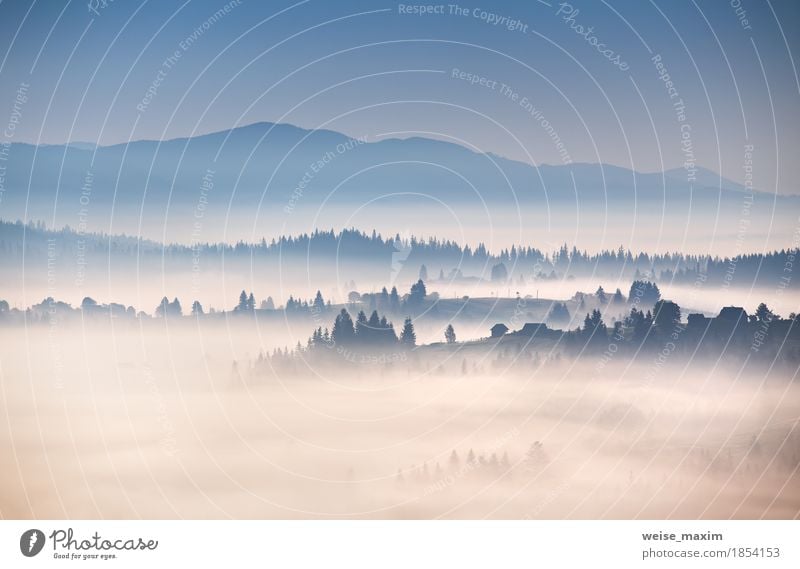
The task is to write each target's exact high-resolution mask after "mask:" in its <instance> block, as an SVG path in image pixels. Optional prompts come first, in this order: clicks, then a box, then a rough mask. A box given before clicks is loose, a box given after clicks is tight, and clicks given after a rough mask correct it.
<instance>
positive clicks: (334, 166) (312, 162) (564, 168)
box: [3, 122, 798, 224]
mask: <svg viewBox="0 0 800 569" xmlns="http://www.w3.org/2000/svg"><path fill="white" fill-rule="evenodd" d="M10 164H11V165H12V166H11V167H9V168H8V171H7V175H6V180H5V183H6V192H5V195H4V202H3V206H4V214H3V217H4V218H6V219H13V218H15V217H23V214H24V211H25V207H26V202H27V205H28V218H37V217H39V218H44V217H45V216H47V215H48V214H50V215H52V212H53V211H56V212H61V211H64V210H65V208H66V211H69V212H70V214H71V215H72V218H70V219H65V220H63V223H73V224H74V215H75V214H74V212H75V210H76V207H77V204H78V203H81V195H82V193H83V194H89V197H88V198H85V199H84V201H91V204H92V207H93V208H94V211H95V212H96V214H97V215H98V218H99V215H100V214H101V212H102V213H103V214H105V213H110V207H111V204H112V203H113V204H114V207H115V210H114V211H115V215H120V213H121V212H135V213H137V214H138V213H139V212H140V211H142V212H144V213H145V214H146V213H147V212H148V211H150V212H163V211H165V208H167V207H168V206H169V207H172V208H192V207H194V206H195V205H196V204H197V203H198V199H199V196H200V195H201V193H202V189H203V187H204V186H203V180H204V177H205V178H206V179H207V180H209V181H210V182H211V183H212V184H213V190H211V191H208V192H206V194H207V195H206V199H207V200H208V207H209V208H212V207H213V208H218V209H223V208H227V207H228V206H229V205H230V206H231V207H232V209H233V210H234V211H235V210H236V209H237V208H247V209H250V210H252V208H253V207H254V206H256V205H258V204H261V205H262V207H265V208H272V207H275V208H282V207H284V206H285V205H286V204H287V203H289V202H290V200H291V198H292V195H293V194H294V195H297V189H298V187H299V186H301V185H302V187H301V188H300V190H301V194H302V197H301V200H302V202H303V203H302V205H303V206H306V205H309V206H310V205H317V204H319V203H322V201H323V200H328V203H362V202H364V201H365V200H369V199H372V198H375V197H378V196H385V195H387V194H392V193H406V192H413V193H419V194H424V195H427V196H431V197H432V198H434V199H439V200H442V201H444V202H447V203H456V202H457V203H462V204H463V203H474V204H475V205H476V206H481V207H482V206H483V204H486V205H489V206H497V205H507V206H515V205H516V204H517V203H519V204H521V205H523V206H524V205H525V204H537V205H544V206H547V207H550V206H557V205H559V204H561V205H566V206H569V207H572V206H574V205H575V204H578V203H579V204H581V206H585V205H586V204H590V207H591V208H594V209H596V208H597V207H605V208H608V210H612V209H616V210H618V211H620V210H626V211H627V210H632V208H635V207H639V206H640V205H644V204H654V205H655V206H658V207H661V208H664V209H665V210H671V211H676V212H680V211H685V209H686V206H687V204H689V203H697V204H700V205H704V206H714V207H716V204H718V203H725V202H730V203H731V204H734V205H736V204H740V203H741V193H742V192H743V190H744V188H743V187H742V186H741V185H739V184H736V183H734V182H732V181H730V180H727V179H725V178H720V177H719V176H718V175H717V174H715V173H713V172H711V171H709V170H704V169H699V171H698V174H697V182H696V183H695V184H694V185H693V186H690V185H689V183H688V182H687V176H686V172H685V171H684V170H682V169H676V170H669V171H666V172H664V173H663V174H662V173H641V172H634V171H632V170H628V169H626V168H621V167H618V166H609V165H604V164H587V163H574V164H569V165H539V166H538V167H534V166H532V165H530V164H525V163H522V162H518V161H514V160H509V159H507V158H503V157H500V156H497V155H494V154H491V153H481V152H475V151H473V150H470V149H468V148H466V147H464V146H461V145H458V144H453V143H450V142H445V141H441V140H432V139H428V138H422V137H412V138H406V139H398V138H389V139H384V140H375V141H356V140H354V139H352V138H350V137H348V136H346V135H344V134H341V133H338V132H334V131H331V130H306V129H302V128H299V127H296V126H292V125H289V124H274V123H266V122H262V123H255V124H251V125H248V126H243V127H239V128H234V129H231V130H225V131H220V132H214V133H210V134H203V135H198V136H193V137H190V138H175V139H170V140H164V141H153V140H139V141H135V142H131V143H129V144H116V145H112V146H98V147H94V146H93V145H92V144H90V143H75V144H65V145H42V146H38V147H36V146H32V145H30V144H22V143H15V144H13V145H12V147H11V149H10ZM757 196H758V199H759V200H760V201H763V202H768V203H769V206H770V207H772V206H773V203H774V200H784V201H785V200H792V203H795V202H796V201H797V200H798V198H797V197H794V196H792V197H778V198H776V197H775V196H773V195H770V194H758V193H757ZM648 207H649V205H648ZM106 219H108V218H106ZM57 223H58V221H57Z"/></svg>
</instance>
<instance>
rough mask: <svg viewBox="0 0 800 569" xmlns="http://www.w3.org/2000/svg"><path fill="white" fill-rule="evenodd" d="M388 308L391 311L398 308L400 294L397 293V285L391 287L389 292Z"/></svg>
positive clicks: (395, 310)
mask: <svg viewBox="0 0 800 569" xmlns="http://www.w3.org/2000/svg"><path fill="white" fill-rule="evenodd" d="M389 309H390V310H391V311H392V312H397V311H398V310H400V295H398V294H397V287H396V286H393V287H392V292H390V293H389Z"/></svg>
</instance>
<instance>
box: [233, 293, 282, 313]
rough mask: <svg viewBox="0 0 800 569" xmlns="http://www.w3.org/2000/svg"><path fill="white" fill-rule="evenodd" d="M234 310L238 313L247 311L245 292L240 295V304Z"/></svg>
mask: <svg viewBox="0 0 800 569" xmlns="http://www.w3.org/2000/svg"><path fill="white" fill-rule="evenodd" d="M289 299H290V300H291V297H289ZM287 307H288V304H287ZM234 310H238V311H244V310H247V293H246V292H245V291H242V292H241V294H239V304H237V305H236V308H235V309H234Z"/></svg>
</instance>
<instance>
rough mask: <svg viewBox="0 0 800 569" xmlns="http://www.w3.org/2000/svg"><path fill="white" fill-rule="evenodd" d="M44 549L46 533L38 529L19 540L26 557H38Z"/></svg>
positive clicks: (27, 532)
mask: <svg viewBox="0 0 800 569" xmlns="http://www.w3.org/2000/svg"><path fill="white" fill-rule="evenodd" d="M43 547H44V532H43V531H42V530H38V529H29V530H28V531H26V532H25V533H23V534H22V537H20V538H19V550H20V551H21V552H22V555H24V556H25V557H33V556H34V555H37V554H38V553H39V552H40V551H41V550H42V548H43Z"/></svg>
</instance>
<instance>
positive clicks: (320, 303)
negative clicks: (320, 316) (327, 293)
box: [313, 291, 325, 313]
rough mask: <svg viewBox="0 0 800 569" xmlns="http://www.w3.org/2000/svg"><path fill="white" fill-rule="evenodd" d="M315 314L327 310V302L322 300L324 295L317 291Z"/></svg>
mask: <svg viewBox="0 0 800 569" xmlns="http://www.w3.org/2000/svg"><path fill="white" fill-rule="evenodd" d="M313 306H314V312H317V313H319V312H322V311H323V310H325V300H324V299H323V298H322V293H321V292H320V291H317V295H316V296H315V297H314V305H313Z"/></svg>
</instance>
